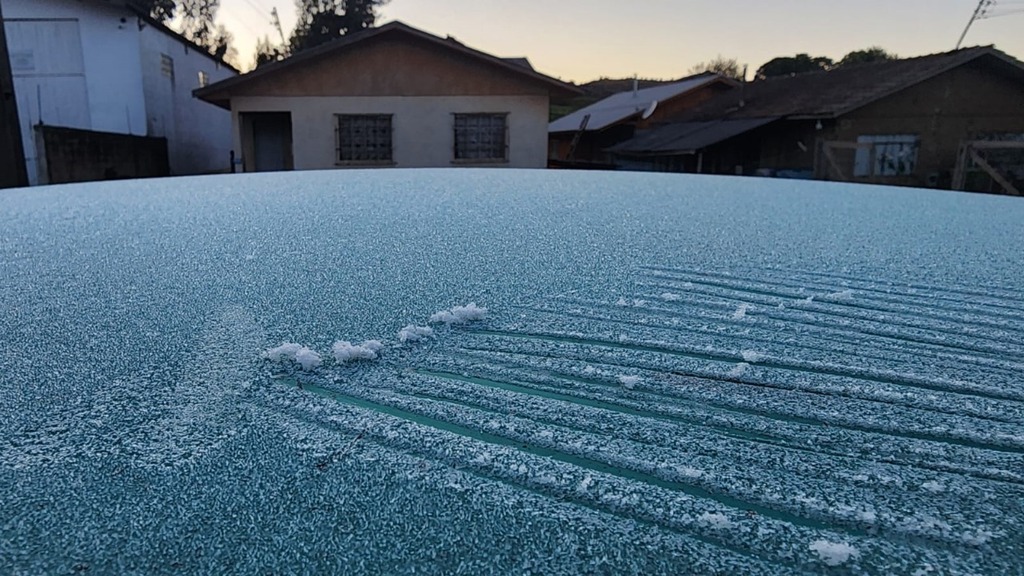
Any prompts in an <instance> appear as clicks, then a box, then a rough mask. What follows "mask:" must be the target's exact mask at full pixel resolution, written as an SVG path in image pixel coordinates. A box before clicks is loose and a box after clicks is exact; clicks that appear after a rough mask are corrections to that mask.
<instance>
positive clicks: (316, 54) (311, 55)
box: [193, 20, 582, 108]
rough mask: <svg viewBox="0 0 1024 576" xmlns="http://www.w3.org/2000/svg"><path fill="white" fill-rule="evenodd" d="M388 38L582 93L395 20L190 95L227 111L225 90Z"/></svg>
mask: <svg viewBox="0 0 1024 576" xmlns="http://www.w3.org/2000/svg"><path fill="white" fill-rule="evenodd" d="M391 34H403V35H406V36H411V37H413V38H417V39H420V40H425V41H427V42H429V43H431V44H433V45H435V46H438V47H441V48H444V49H446V50H453V51H456V52H459V53H461V54H463V55H466V56H469V57H471V58H474V59H477V60H479V61H481V62H484V63H487V64H489V65H491V66H496V67H498V68H500V69H502V70H503V71H505V72H507V73H509V74H511V75H514V76H517V77H520V78H522V79H525V80H528V81H531V82H537V83H540V84H542V85H544V86H546V87H548V89H549V91H550V92H552V93H556V94H558V95H567V96H568V95H572V96H575V95H579V94H581V93H582V91H581V90H580V89H579V88H577V87H576V86H573V85H572V84H568V83H565V82H562V81H561V80H558V79H555V78H552V77H551V76H547V75H545V74H541V73H540V72H537V71H536V70H534V69H533V67H532V66H530V65H529V62H528V61H526V59H525V58H508V59H506V58H499V57H497V56H493V55H491V54H487V53H486V52H481V51H479V50H476V49H473V48H470V47H468V46H466V45H465V44H463V43H461V42H459V41H457V40H455V39H454V38H450V37H449V38H441V37H439V36H434V35H433V34H430V33H428V32H424V31H422V30H419V29H417V28H413V27H412V26H409V25H408V24H405V23H403V22H400V21H398V20H395V21H392V22H388V23H387V24H384V25H383V26H380V27H377V28H368V29H366V30H361V31H359V32H354V33H352V34H348V35H345V36H342V37H340V38H338V39H337V40H333V41H331V42H327V43H326V44H322V45H320V46H317V47H316V48H311V49H309V50H305V51H303V52H300V53H298V54H296V55H294V56H291V57H289V58H285V59H284V60H280V61H277V62H271V63H269V64H265V65H263V66H260V67H259V68H257V69H255V70H253V71H251V72H248V73H246V74H242V75H240V76H235V77H234V78H228V79H226V80H222V81H220V82H217V83H215V84H211V85H209V86H206V87H204V88H199V89H198V90H195V91H194V92H193V94H194V95H195V96H196V97H198V98H202V99H203V100H206V101H207V102H212V103H214V104H217V105H218V106H223V107H225V108H227V107H229V106H230V104H229V100H230V98H229V97H228V96H227V92H226V91H227V90H228V89H231V88H238V87H240V86H244V85H246V84H248V83H250V82H252V81H253V80H256V79H257V78H262V77H265V76H269V75H272V74H276V73H278V72H280V71H282V70H287V69H291V68H293V67H295V66H298V65H301V64H303V63H306V62H309V61H312V60H316V59H318V58H322V57H325V56H328V55H331V54H334V53H337V52H340V51H343V50H346V49H349V48H351V47H353V46H355V45H358V44H362V43H365V42H367V41H370V40H372V39H375V38H381V37H384V36H387V35H391Z"/></svg>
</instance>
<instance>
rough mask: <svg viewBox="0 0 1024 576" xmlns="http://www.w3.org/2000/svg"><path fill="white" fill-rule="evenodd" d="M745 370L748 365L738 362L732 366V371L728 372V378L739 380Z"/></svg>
mask: <svg viewBox="0 0 1024 576" xmlns="http://www.w3.org/2000/svg"><path fill="white" fill-rule="evenodd" d="M747 368H750V364H747V363H746V362H740V363H739V364H737V365H735V366H733V368H732V370H729V374H728V376H729V377H730V378H739V377H740V376H743V373H744V372H746V371H747Z"/></svg>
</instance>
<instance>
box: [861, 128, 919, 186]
mask: <svg viewBox="0 0 1024 576" xmlns="http://www.w3.org/2000/svg"><path fill="white" fill-rule="evenodd" d="M857 143H858V144H866V146H861V147H859V148H857V154H856V156H855V157H854V164H853V175H854V176H861V177H866V176H906V175H908V174H913V173H914V167H915V166H916V165H917V148H918V138H917V136H913V135H892V136H860V137H859V138H857Z"/></svg>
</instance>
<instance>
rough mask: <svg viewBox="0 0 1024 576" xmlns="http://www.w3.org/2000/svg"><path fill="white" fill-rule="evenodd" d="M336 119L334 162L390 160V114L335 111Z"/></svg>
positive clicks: (354, 162) (349, 162) (367, 162)
mask: <svg viewBox="0 0 1024 576" xmlns="http://www.w3.org/2000/svg"><path fill="white" fill-rule="evenodd" d="M337 119H338V125H337V128H336V129H337V136H338V137H337V142H338V150H337V158H338V163H340V164H374V163H389V162H391V161H392V158H391V115H390V114H339V115H338V116H337Z"/></svg>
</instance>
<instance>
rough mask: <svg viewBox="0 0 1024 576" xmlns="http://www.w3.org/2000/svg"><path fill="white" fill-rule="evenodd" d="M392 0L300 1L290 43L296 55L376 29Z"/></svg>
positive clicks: (297, 2)
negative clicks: (379, 16) (379, 12)
mask: <svg viewBox="0 0 1024 576" xmlns="http://www.w3.org/2000/svg"><path fill="white" fill-rule="evenodd" d="M387 2H388V0H296V2H295V4H296V13H297V15H298V21H297V22H296V24H295V31H294V32H293V33H292V37H291V41H290V42H289V44H290V46H289V48H290V49H291V53H292V54H295V53H297V52H301V51H303V50H307V49H309V48H314V47H316V46H319V45H321V44H323V43H325V42H330V41H331V40H334V39H336V38H340V37H341V36H344V35H345V34H349V33H351V32H356V31H359V30H363V29H366V28H372V27H373V25H374V24H375V23H376V22H377V9H378V8H379V7H380V6H382V5H384V4H386V3H387Z"/></svg>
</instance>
